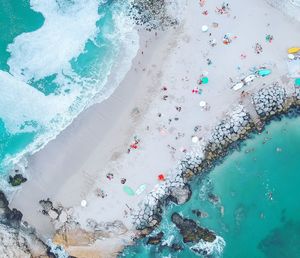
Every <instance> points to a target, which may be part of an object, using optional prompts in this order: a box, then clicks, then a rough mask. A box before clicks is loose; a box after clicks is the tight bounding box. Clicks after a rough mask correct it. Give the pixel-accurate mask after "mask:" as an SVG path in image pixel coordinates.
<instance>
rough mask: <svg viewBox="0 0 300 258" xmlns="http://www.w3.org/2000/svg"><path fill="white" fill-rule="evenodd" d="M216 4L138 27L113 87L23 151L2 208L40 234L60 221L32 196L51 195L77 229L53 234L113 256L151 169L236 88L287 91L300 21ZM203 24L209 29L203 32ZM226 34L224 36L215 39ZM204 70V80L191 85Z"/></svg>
mask: <svg viewBox="0 0 300 258" xmlns="http://www.w3.org/2000/svg"><path fill="white" fill-rule="evenodd" d="M220 4H221V3H216V1H207V3H205V5H204V6H200V4H199V1H196V0H195V1H194V0H193V1H185V9H184V10H183V14H182V15H183V21H182V22H181V23H180V24H179V25H178V26H176V27H174V28H169V29H168V30H165V31H158V32H155V31H152V32H145V31H143V30H142V29H140V49H139V52H138V54H137V56H136V58H135V59H134V60H133V63H132V67H131V69H130V71H129V72H128V74H127V75H126V77H125V78H124V80H123V81H122V83H121V84H120V86H119V87H118V88H117V89H116V90H115V92H114V93H113V94H112V95H111V96H110V97H109V98H108V99H107V100H105V101H103V102H102V103H100V104H95V105H93V106H92V107H90V108H88V109H87V110H86V111H84V112H83V113H82V114H80V115H79V117H77V118H76V119H75V120H74V122H73V123H72V124H71V125H70V126H69V127H68V128H67V129H66V130H64V131H63V132H62V133H61V134H60V135H59V136H58V137H57V138H56V139H55V140H53V141H51V142H50V143H49V144H48V145H47V146H46V147H45V148H44V149H42V150H41V151H39V152H38V153H36V154H34V155H33V156H32V157H29V159H28V169H27V175H28V181H27V182H26V183H24V184H23V185H22V188H20V189H19V190H18V191H17V192H16V193H15V194H14V196H13V198H12V200H11V202H10V207H12V208H17V209H19V210H21V211H22V213H23V216H24V220H26V221H27V222H28V223H29V224H31V225H33V226H34V227H35V228H36V230H37V232H38V234H39V235H40V236H42V238H44V239H47V238H52V237H53V236H54V234H55V231H56V229H57V228H58V227H62V225H63V224H64V222H65V221H63V222H61V223H60V222H55V220H54V219H50V217H49V216H45V215H43V214H42V213H41V209H42V208H41V205H40V204H39V201H40V200H45V199H47V198H49V199H50V200H51V201H52V202H53V205H54V206H60V205H61V206H62V207H64V208H65V209H66V210H68V216H69V218H70V220H72V221H76V222H78V223H79V224H80V230H79V229H78V228H77V229H76V230H74V231H72V230H71V231H70V232H71V233H70V235H72V234H73V236H74V235H76V234H77V237H74V238H73V239H72V237H70V238H69V240H65V239H61V238H60V236H58V237H57V238H56V242H60V243H62V244H64V245H65V247H66V250H67V251H68V252H69V254H70V255H74V256H76V257H110V256H112V257H114V256H116V254H117V252H119V251H120V250H122V248H123V247H124V245H128V244H131V243H132V238H133V236H134V235H135V233H136V230H135V227H134V221H133V219H132V217H131V215H130V214H131V213H132V212H134V211H136V210H138V208H139V203H140V202H141V201H142V200H143V199H144V198H145V196H146V195H147V194H148V193H149V192H150V191H152V190H153V189H154V188H155V187H156V185H157V184H159V183H160V182H159V180H158V176H159V175H163V176H165V177H166V176H168V174H171V173H172V170H173V169H174V168H175V166H176V164H177V162H178V161H179V160H180V159H182V158H183V157H184V156H185V154H186V153H188V152H190V151H191V150H192V149H193V148H194V147H195V145H197V144H198V143H197V144H196V143H193V142H192V137H194V136H197V137H198V138H199V139H200V140H202V139H203V141H205V140H206V139H207V138H208V137H209V136H210V134H211V132H212V130H213V129H214V127H215V126H216V125H217V124H218V121H220V120H221V119H222V118H223V117H224V116H225V114H226V113H227V112H230V111H231V110H232V109H233V107H234V106H235V105H236V104H237V103H239V102H241V101H242V99H241V92H242V91H246V92H248V93H249V94H252V93H254V92H256V91H257V90H258V89H260V88H263V87H266V86H267V85H270V84H271V83H273V82H279V83H280V84H282V86H284V87H285V88H286V89H287V91H289V89H290V88H291V87H292V86H293V81H292V80H286V78H287V74H288V70H287V65H286V59H287V52H286V51H287V49H288V48H289V47H291V46H294V45H295V44H297V43H299V42H300V36H299V34H297V33H296V32H297V31H299V30H300V24H299V23H298V22H296V21H295V20H293V19H291V18H289V17H287V16H284V15H283V14H282V13H280V12H279V11H278V10H276V9H273V8H271V7H270V6H269V5H268V4H267V3H266V2H265V1H262V0H254V1H252V2H251V3H250V2H245V1H238V0H232V1H230V2H229V6H228V10H227V11H226V12H224V13H222V14H221V13H220V12H217V11H216V10H217V8H220V7H221V5H220ZM256 17H259V18H256ZM203 25H207V26H208V31H206V32H203V31H202V26H203ZM291 31H294V32H295V33H291ZM225 35H227V38H229V39H230V42H229V44H224V43H223V39H224V36H225ZM267 35H271V36H272V37H273V40H272V41H271V42H270V41H267V40H266V36H267ZM257 43H258V44H259V45H260V46H261V48H262V51H261V52H260V53H256V49H255V46H256V44H257ZM263 66H264V67H267V68H268V69H270V70H271V71H272V73H271V74H270V75H269V76H266V77H260V78H256V79H255V81H254V82H252V83H250V84H249V85H247V86H245V87H244V88H243V89H242V90H239V91H234V90H233V89H232V86H233V85H234V84H235V83H236V82H238V81H239V79H240V78H243V77H245V76H247V75H249V74H250V73H251V69H252V68H253V67H263ZM203 77H207V78H208V83H207V84H200V85H199V83H198V81H199V79H201V78H203ZM199 91H201V92H202V93H201V94H199ZM201 101H204V102H205V103H206V107H205V108H203V107H201V106H200V104H199V103H200V102H201ZM142 185H143V186H145V189H144V190H143V191H141V193H139V194H135V195H134V196H131V195H129V194H128V193H126V192H125V191H124V186H128V187H130V189H133V190H134V191H136V190H137V189H141V188H139V187H140V186H142ZM82 200H86V202H87V205H86V207H82V206H81V202H82ZM91 219H92V221H93V223H94V222H95V223H98V224H100V225H101V227H102V228H101V233H99V234H98V235H97V234H96V235H95V234H94V235H93V236H90V235H89V233H87V232H90V230H91ZM88 222H90V223H88ZM105 223H106V224H105ZM99 227H100V226H99ZM104 228H106V230H105V229H104ZM78 232H79V234H78ZM58 235H59V234H58ZM87 239H88V240H87ZM88 246H89V247H88ZM99 250H100V253H99Z"/></svg>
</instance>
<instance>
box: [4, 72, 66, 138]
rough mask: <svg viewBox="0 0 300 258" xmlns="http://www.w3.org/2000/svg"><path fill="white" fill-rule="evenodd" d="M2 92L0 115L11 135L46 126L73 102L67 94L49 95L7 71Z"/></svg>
mask: <svg viewBox="0 0 300 258" xmlns="http://www.w3.org/2000/svg"><path fill="white" fill-rule="evenodd" d="M0 93H1V101H0V117H1V118H2V120H3V121H4V123H5V127H6V129H7V130H8V132H9V133H11V134H13V133H17V132H20V131H22V132H32V131H36V130H38V129H39V128H41V127H46V126H47V125H48V123H49V121H51V120H52V119H54V118H55V116H56V115H57V114H59V113H65V112H67V110H68V106H69V105H70V101H71V100H70V99H68V98H65V97H63V96H47V97H46V96H45V95H44V94H42V93H41V92H40V91H38V90H36V89H35V88H33V87H31V86H30V85H28V84H26V83H24V82H22V81H20V80H18V79H16V78H15V77H13V76H12V75H10V74H9V73H7V72H3V71H0ZM33 125H36V126H33Z"/></svg>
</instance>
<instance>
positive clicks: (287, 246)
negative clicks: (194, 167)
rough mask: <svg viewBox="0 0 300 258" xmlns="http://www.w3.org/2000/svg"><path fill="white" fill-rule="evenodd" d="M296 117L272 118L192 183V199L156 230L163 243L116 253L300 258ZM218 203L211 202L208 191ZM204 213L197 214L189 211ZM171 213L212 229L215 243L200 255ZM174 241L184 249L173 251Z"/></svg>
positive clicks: (299, 147)
mask: <svg viewBox="0 0 300 258" xmlns="http://www.w3.org/2000/svg"><path fill="white" fill-rule="evenodd" d="M299 126H300V118H294V119H288V118H284V119H282V120H281V121H273V122H272V123H271V124H270V125H268V126H267V127H266V130H265V131H264V132H263V133H262V134H260V135H252V137H251V138H250V139H248V140H246V141H245V142H243V143H242V147H241V149H240V150H239V151H238V150H236V151H234V152H233V153H232V154H230V155H229V156H227V157H226V158H225V160H224V161H223V162H222V163H221V164H220V165H218V166H216V167H215V168H214V169H213V170H212V171H211V172H210V173H209V174H207V175H203V176H202V177H201V178H198V180H197V181H195V182H193V184H192V190H193V194H192V198H191V200H190V201H189V202H187V203H186V204H184V205H182V206H176V205H172V206H170V207H169V208H167V210H166V211H165V213H164V216H163V221H162V223H161V226H160V227H159V228H158V229H156V230H155V232H154V234H155V233H157V232H159V231H163V232H164V233H165V235H164V240H163V241H165V246H147V245H146V239H144V240H139V241H138V243H137V244H136V245H134V246H131V247H128V248H126V250H125V251H124V252H123V254H122V255H120V257H180V258H181V257H184V258H185V257H224V258H241V257H243V258H298V257H300V203H299V196H300V187H299V186H300V173H299V172H300V159H299V155H300V130H299ZM210 194H214V195H216V196H217V197H218V198H219V200H220V201H219V203H217V204H216V203H213V202H211V201H210V200H209V197H208V196H209V195H210ZM196 209H198V210H200V211H202V212H206V213H207V214H208V217H206V218H199V217H197V216H196V215H195V214H193V212H192V210H196ZM173 212H179V213H180V214H182V215H183V216H184V217H187V218H191V219H194V220H196V221H197V223H199V225H201V226H203V227H206V228H208V229H210V230H213V231H214V232H215V233H216V234H217V235H218V236H219V239H218V240H219V241H218V243H215V245H210V246H204V245H203V244H202V246H201V247H202V248H205V250H206V251H207V252H208V253H211V255H207V256H203V255H201V254H199V253H195V252H194V251H192V250H191V246H192V245H190V244H184V243H183V242H182V238H181V236H180V235H179V233H178V230H177V229H176V227H175V226H174V225H173V223H172V222H171V219H170V216H171V214H172V213H173ZM172 243H177V244H180V245H181V246H182V247H183V250H182V251H181V252H174V251H172V250H171V249H170V248H169V247H168V245H169V246H170V245H171V244H172Z"/></svg>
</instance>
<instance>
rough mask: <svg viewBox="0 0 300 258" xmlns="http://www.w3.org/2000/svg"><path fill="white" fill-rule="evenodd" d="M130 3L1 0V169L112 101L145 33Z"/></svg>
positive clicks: (10, 165) (92, 0) (3, 169)
mask: <svg viewBox="0 0 300 258" xmlns="http://www.w3.org/2000/svg"><path fill="white" fill-rule="evenodd" d="M129 5H130V1H114V0H10V1H7V0H0V31H1V33H0V173H1V174H2V175H3V174H6V173H7V171H8V170H9V169H11V168H12V167H13V166H14V164H16V163H18V162H20V161H22V160H24V157H26V156H27V155H28V154H30V153H34V152H36V151H37V150H39V149H40V148H42V147H43V146H45V144H47V143H48V142H49V141H50V140H51V139H53V138H55V137H56V136H57V135H58V134H59V132H61V131H62V130H63V129H64V128H65V127H66V126H68V125H69V124H70V123H71V122H72V120H73V119H74V118H75V117H76V116H78V114H79V113H80V112H82V111H83V110H84V109H85V108H87V107H88V106H90V105H92V104H94V103H96V102H101V101H102V100H103V99H105V98H107V97H108V96H109V95H110V94H111V93H112V92H113V90H114V89H115V88H116V87H117V86H118V84H119V82H120V81H121V80H122V78H123V77H124V76H125V74H126V72H127V71H128V70H129V68H130V65H131V61H132V59H133V58H134V56H135V55H136V53H137V50H138V44H139V43H138V41H139V37H138V34H137V32H136V31H135V30H134V26H133V23H132V21H131V20H130V19H129V16H128V10H129Z"/></svg>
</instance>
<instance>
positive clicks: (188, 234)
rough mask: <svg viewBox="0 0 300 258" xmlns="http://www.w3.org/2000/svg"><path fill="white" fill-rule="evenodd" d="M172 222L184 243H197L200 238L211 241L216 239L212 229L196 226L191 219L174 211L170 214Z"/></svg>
mask: <svg viewBox="0 0 300 258" xmlns="http://www.w3.org/2000/svg"><path fill="white" fill-rule="evenodd" d="M172 222H173V223H174V224H175V225H176V227H177V228H179V230H180V234H181V235H182V237H183V242H184V243H188V242H192V243H198V242H199V241H200V240H203V241H206V242H210V243H212V242H213V241H214V240H215V239H216V235H215V234H214V233H213V232H212V231H209V230H208V229H206V228H202V227H200V226H198V225H197V223H196V222H195V221H193V220H191V219H184V218H183V217H181V216H180V215H179V214H178V213H176V212H175V213H173V214H172Z"/></svg>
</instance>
